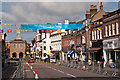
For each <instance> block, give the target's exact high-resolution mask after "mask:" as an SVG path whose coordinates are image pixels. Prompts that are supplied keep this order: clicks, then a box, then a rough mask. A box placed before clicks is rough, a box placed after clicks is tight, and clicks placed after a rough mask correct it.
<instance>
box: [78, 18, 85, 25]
mask: <svg viewBox="0 0 120 80" xmlns="http://www.w3.org/2000/svg"><path fill="white" fill-rule="evenodd" d="M85 20H86V19H84V20H82V21H79V22H77V24H83V22H84V21H85Z"/></svg>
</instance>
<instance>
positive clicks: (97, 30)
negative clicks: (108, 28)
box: [97, 30, 100, 39]
mask: <svg viewBox="0 0 120 80" xmlns="http://www.w3.org/2000/svg"><path fill="white" fill-rule="evenodd" d="M99 35H100V34H99V30H97V39H99Z"/></svg>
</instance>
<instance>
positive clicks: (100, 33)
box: [100, 29, 102, 39]
mask: <svg viewBox="0 0 120 80" xmlns="http://www.w3.org/2000/svg"><path fill="white" fill-rule="evenodd" d="M100 39H102V29H100Z"/></svg>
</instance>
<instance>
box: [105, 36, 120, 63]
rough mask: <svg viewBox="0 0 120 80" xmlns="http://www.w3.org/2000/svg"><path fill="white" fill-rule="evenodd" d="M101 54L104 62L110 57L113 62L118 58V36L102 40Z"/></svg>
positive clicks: (119, 52)
mask: <svg viewBox="0 0 120 80" xmlns="http://www.w3.org/2000/svg"><path fill="white" fill-rule="evenodd" d="M103 55H104V58H105V63H106V64H107V63H109V60H110V59H112V61H113V62H114V63H116V62H117V61H118V60H119V59H120V37H113V38H111V39H106V40H103Z"/></svg>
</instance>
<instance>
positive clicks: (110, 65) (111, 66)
mask: <svg viewBox="0 0 120 80" xmlns="http://www.w3.org/2000/svg"><path fill="white" fill-rule="evenodd" d="M109 67H110V68H113V67H114V65H113V61H112V59H110V60H109Z"/></svg>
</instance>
